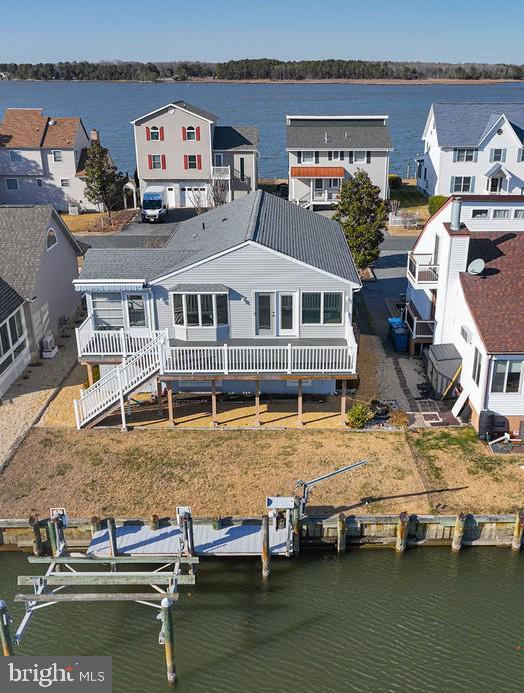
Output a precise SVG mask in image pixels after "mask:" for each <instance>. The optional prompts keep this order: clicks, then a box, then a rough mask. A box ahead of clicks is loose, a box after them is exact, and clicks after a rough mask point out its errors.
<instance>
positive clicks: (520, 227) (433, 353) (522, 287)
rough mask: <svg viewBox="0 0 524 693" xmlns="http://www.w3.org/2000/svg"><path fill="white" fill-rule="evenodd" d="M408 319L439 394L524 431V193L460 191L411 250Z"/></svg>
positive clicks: (491, 423) (495, 430) (487, 426)
mask: <svg viewBox="0 0 524 693" xmlns="http://www.w3.org/2000/svg"><path fill="white" fill-rule="evenodd" d="M407 278H408V291H407V294H406V308H405V311H404V319H405V322H406V324H407V325H408V328H409V330H410V333H411V339H410V349H411V353H412V354H420V355H422V356H423V357H424V361H425V364H426V367H427V372H428V376H429V379H430V381H431V383H432V384H433V387H434V389H435V392H436V394H437V395H440V396H442V395H444V394H448V395H449V394H452V395H454V396H456V397H457V401H456V403H455V405H454V407H453V413H454V414H455V416H460V417H461V418H463V419H466V420H470V421H471V423H472V424H473V426H474V427H475V429H476V430H477V431H478V432H479V433H488V434H490V435H491V436H496V435H498V434H499V433H503V432H510V433H513V434H514V435H517V436H520V437H524V311H523V309H522V305H523V303H524V198H523V197H522V196H521V195H505V196H499V195H469V196H466V197H464V198H462V197H460V196H451V197H450V198H449V199H448V201H447V202H446V203H445V204H444V205H443V207H441V209H440V210H439V211H438V212H437V213H436V214H435V215H433V217H431V218H430V219H429V221H428V223H427V224H426V226H425V227H424V230H423V231H422V233H421V235H420V236H419V238H418V240H417V242H416V244H415V247H414V248H413V251H412V252H411V253H410V254H409V256H408V268H407Z"/></svg>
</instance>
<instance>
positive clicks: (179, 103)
mask: <svg viewBox="0 0 524 693" xmlns="http://www.w3.org/2000/svg"><path fill="white" fill-rule="evenodd" d="M173 105H175V106H180V108H185V110H186V111H190V112H191V113H194V114H195V115H199V116H202V118H207V119H208V120H212V121H213V122H215V121H217V120H218V116H216V115H214V114H213V113H210V112H209V111H205V110H204V109H203V108H199V107H198V106H193V104H192V103H189V102H188V101H173Z"/></svg>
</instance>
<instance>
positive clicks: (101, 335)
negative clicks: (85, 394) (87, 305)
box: [76, 315, 159, 359]
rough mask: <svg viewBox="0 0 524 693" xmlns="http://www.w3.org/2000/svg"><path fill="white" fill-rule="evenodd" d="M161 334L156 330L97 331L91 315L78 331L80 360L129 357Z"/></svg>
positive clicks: (77, 341) (77, 342) (77, 343)
mask: <svg viewBox="0 0 524 693" xmlns="http://www.w3.org/2000/svg"><path fill="white" fill-rule="evenodd" d="M158 334H159V332H158V331H156V330H146V329H144V330H143V331H140V332H136V333H135V332H133V331H129V330H124V329H120V330H110V329H106V330H100V329H95V327H94V323H93V316H92V315H89V316H88V317H87V318H86V319H85V320H84V322H83V323H82V324H81V325H80V327H77V329H76V346H77V352H78V358H82V357H84V358H92V359H94V358H104V357H118V356H122V357H125V356H129V355H131V354H135V353H136V352H137V351H140V349H142V348H143V347H144V346H146V345H147V344H148V343H149V342H150V341H151V339H153V338H155V337H156V336H157V335H158Z"/></svg>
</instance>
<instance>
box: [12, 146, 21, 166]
mask: <svg viewBox="0 0 524 693" xmlns="http://www.w3.org/2000/svg"><path fill="white" fill-rule="evenodd" d="M9 158H10V159H11V163H12V164H20V163H22V161H23V160H24V159H23V157H22V155H21V154H20V152H18V151H16V150H15V149H12V150H11V151H10V152H9Z"/></svg>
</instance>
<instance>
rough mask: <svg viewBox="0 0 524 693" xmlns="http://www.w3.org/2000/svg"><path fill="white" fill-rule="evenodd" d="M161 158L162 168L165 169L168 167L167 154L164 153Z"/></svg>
mask: <svg viewBox="0 0 524 693" xmlns="http://www.w3.org/2000/svg"><path fill="white" fill-rule="evenodd" d="M160 160H161V162H162V168H163V169H165V168H166V155H165V154H162V156H161V158H160Z"/></svg>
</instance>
